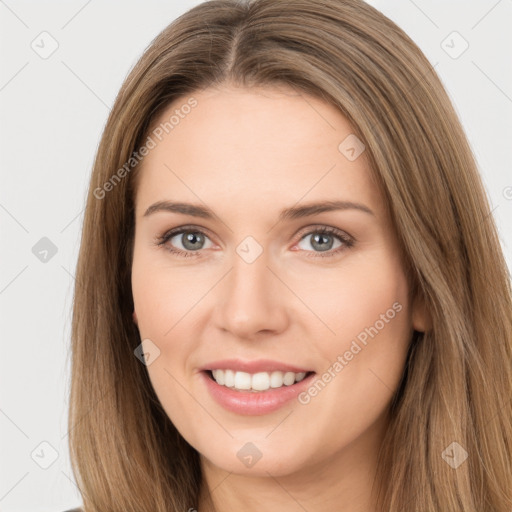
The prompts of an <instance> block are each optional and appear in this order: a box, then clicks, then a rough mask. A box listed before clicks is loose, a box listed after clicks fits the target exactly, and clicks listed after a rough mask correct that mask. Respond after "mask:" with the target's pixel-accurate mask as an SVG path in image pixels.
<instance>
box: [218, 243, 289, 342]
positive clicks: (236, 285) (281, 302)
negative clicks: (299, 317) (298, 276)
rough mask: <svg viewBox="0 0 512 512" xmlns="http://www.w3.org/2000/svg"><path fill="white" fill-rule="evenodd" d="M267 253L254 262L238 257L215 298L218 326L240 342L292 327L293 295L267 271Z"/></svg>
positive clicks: (273, 273)
mask: <svg viewBox="0 0 512 512" xmlns="http://www.w3.org/2000/svg"><path fill="white" fill-rule="evenodd" d="M267 265H268V261H267V258H266V253H265V252H263V254H262V255H261V256H260V257H259V258H257V259H256V260H255V261H253V262H252V263H247V262H246V261H244V260H243V259H242V258H240V257H239V256H238V255H237V254H235V255H234V258H233V267H232V269H231V271H230V272H229V273H228V275H227V276H226V277H225V279H224V280H223V283H222V284H221V286H220V288H219V295H218V296H217V297H216V299H217V302H216V305H215V315H214V316H215V324H216V326H217V327H218V328H220V329H222V330H224V331H228V332H230V333H231V334H232V335H233V336H234V337H236V338H240V339H254V338H256V337H258V335H259V336H261V335H262V334H263V333H266V334H274V335H275V334H278V333H280V332H282V331H284V330H285V329H286V328H287V326H288V324H289V314H288V308H287V306H286V301H287V300H290V297H289V295H290V292H289V290H287V289H286V287H285V286H284V285H283V283H282V282H281V281H280V280H279V279H278V278H277V277H276V275H275V271H271V270H270V269H269V268H268V266H267Z"/></svg>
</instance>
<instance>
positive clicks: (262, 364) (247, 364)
mask: <svg viewBox="0 0 512 512" xmlns="http://www.w3.org/2000/svg"><path fill="white" fill-rule="evenodd" d="M201 370H235V371H239V372H247V373H258V372H274V371H283V372H294V373H302V372H304V373H308V372H311V371H312V370H307V369H304V368H300V367H298V366H294V365H291V364H288V363H281V362H279V361H272V360H270V359H258V360H255V361H244V360H242V359H223V360H221V361H213V362H211V363H208V364H207V365H205V366H203V367H202V368H201Z"/></svg>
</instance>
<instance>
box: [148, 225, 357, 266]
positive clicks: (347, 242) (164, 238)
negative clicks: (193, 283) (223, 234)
mask: <svg viewBox="0 0 512 512" xmlns="http://www.w3.org/2000/svg"><path fill="white" fill-rule="evenodd" d="M183 233H199V234H201V235H204V236H205V237H207V238H209V237H208V235H207V234H206V233H205V232H204V231H203V230H201V229H198V228H196V227H194V226H182V227H179V228H175V229H171V230H170V231H167V232H165V233H164V234H163V235H161V236H158V237H157V238H156V240H155V245H157V246H158V247H164V248H165V249H166V250H168V251H169V252H171V253H173V254H177V255H178V256H182V257H185V258H189V257H199V256H201V254H200V252H201V250H197V251H183V250H181V249H176V248H174V247H172V246H166V245H165V244H166V243H167V242H168V241H169V240H170V239H171V238H173V237H175V236H176V235H181V234H183ZM313 234H321V235H324V234H325V235H332V236H334V237H335V238H338V240H339V241H340V242H342V244H343V245H342V246H340V247H338V248H337V249H335V250H329V251H325V253H324V254H322V252H315V251H306V252H309V253H313V254H308V255H307V257H313V258H317V257H320V258H330V257H332V256H336V255H337V254H339V253H340V252H341V251H343V250H345V249H350V248H351V247H352V246H353V245H354V239H353V238H352V237H350V236H348V235H347V234H346V233H344V232H343V231H340V230H339V229H336V228H332V227H329V226H321V227H319V228H316V229H312V230H310V231H308V232H306V233H304V234H303V235H302V236H301V237H300V239H299V242H300V241H302V240H303V239H304V238H305V237H307V236H309V235H313ZM297 243H298V242H297Z"/></svg>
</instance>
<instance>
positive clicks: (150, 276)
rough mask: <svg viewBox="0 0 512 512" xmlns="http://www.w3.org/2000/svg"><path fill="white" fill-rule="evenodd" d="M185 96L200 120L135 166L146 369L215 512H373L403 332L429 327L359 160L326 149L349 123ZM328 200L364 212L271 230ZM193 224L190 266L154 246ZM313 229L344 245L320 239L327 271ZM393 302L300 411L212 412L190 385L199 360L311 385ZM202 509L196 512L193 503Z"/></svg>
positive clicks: (295, 98)
mask: <svg viewBox="0 0 512 512" xmlns="http://www.w3.org/2000/svg"><path fill="white" fill-rule="evenodd" d="M192 96H193V97H194V98H195V99H196V100H197V102H198V104H197V106H196V107H195V108H194V109H193V110H192V111H191V112H190V114H188V115H187V116H185V118H184V119H180V122H179V124H178V125H177V126H175V127H174V129H173V130H172V131H170V132H169V134H168V135H167V136H165V137H164V138H163V139H162V141H161V142H159V143H158V144H157V146H156V147H155V148H154V149H152V150H151V151H150V153H149V154H148V155H147V156H146V157H145V159H144V161H143V164H142V168H141V175H140V182H139V185H138V189H137V195H136V232H135V242H134V258H133V266H132V287H133V299H134V304H135V313H134V321H135V322H136V323H137V325H138V328H139V331H140V335H141V339H142V340H144V339H146V338H149V339H150V340H151V341H152V342H153V343H154V344H155V345H156V346H157V347H158V349H159V350H160V354H159V356H158V357H157V358H156V359H155V360H154V362H152V363H151V364H149V365H148V367H147V370H148V372H149V376H150V379H151V382H152V385H153V387H154V389H155V392H156V394H157V396H158V398H159V399H160V401H161V403H162V405H163V407H164V409H165V411H166V413H167V414H168V416H169V418H170V419H171V420H172V422H173V423H174V425H175V426H176V428H177V429H178V431H179V432H180V433H181V434H182V436H183V437H184V438H185V439H186V440H187V441H188V442H189V443H190V444H191V445H192V446H193V447H194V448H196V449H197V450H198V452H199V453H200V455H201V464H202V469H203V475H204V479H205V483H206V484H207V487H208V488H210V489H214V491H213V492H212V499H213V503H214V505H215V507H216V510H217V511H220V512H230V511H235V510H245V511H249V512H250V511H252V510H267V511H279V512H288V511H297V510H303V509H306V510H308V511H309V512H314V511H320V510H321V511H322V512H330V511H337V512H339V511H346V512H348V511H350V512H352V511H358V512H362V511H367V512H370V511H371V512H375V510H376V509H375V505H374V501H373V500H374V495H373V494H372V481H373V478H374V476H375V469H376V457H377V453H378V450H379V447H380V444H381V441H382V436H383V435H384V432H385V430H386V426H387V423H388V417H387V411H388V407H389V404H390V400H391V398H392V396H393V393H394V392H395V390H396V389H397V387H398V384H399V381H400V378H401V375H402V372H403V369H404V363H405V359H406V354H407V348H408V345H409V342H410V339H411V336H412V332H413V329H416V330H418V331H424V330H425V326H426V322H427V318H426V315H425V313H424V312H423V309H422V307H421V305H419V304H416V303H410V302H409V297H408V285H407V281H406V278H405V275H404V267H403V264H402V262H401V260H400V258H399V256H398V254H399V253H398V245H397V238H396V234H395V231H394V227H393V225H392V223H391V220H390V218H389V217H388V215H387V213H386V208H385V203H384V199H383V197H382V195H381V193H380V191H379V189H378V188H377V186H376V184H375V183H374V182H373V181H372V179H371V174H370V170H369V167H368V161H367V158H366V153H365V152H363V153H362V154H361V155H360V156H359V157H358V158H357V159H356V160H354V161H349V160H348V159H347V158H346V157H345V155H344V154H342V153H341V152H340V151H339V150H338V146H339V144H340V142H342V141H343V140H344V139H345V138H346V137H347V136H348V135H349V134H352V133H354V129H353V128H352V127H351V125H350V123H349V122H348V121H347V119H346V118H345V117H344V116H343V115H342V114H341V113H340V112H339V111H338V110H337V109H336V108H334V107H333V106H331V105H329V104H327V103H325V102H323V101H321V100H319V99H316V98H313V97H310V96H306V95H304V94H299V93H297V92H295V91H294V90H292V89H288V88H284V87H283V88H278V87H265V88H257V89H256V88H252V89H242V88H236V87H234V86H231V85H223V86H222V87H219V88H208V89H205V90H203V91H199V92H197V93H195V94H193V95H192ZM187 99H188V97H186V98H180V99H179V100H176V101H175V102H174V103H173V104H172V105H170V106H169V107H168V109H167V110H166V111H165V112H164V113H163V114H162V115H161V117H160V121H164V120H168V119H169V117H170V115H171V114H172V113H173V112H174V110H175V109H176V108H179V107H180V105H183V104H185V102H186V100H187ZM161 200H173V201H180V202H190V203H194V204H199V205H202V206H204V205H207V206H208V207H209V208H210V209H211V210H213V211H214V212H215V214H216V215H217V218H215V219H213V220H212V219H204V218H198V217H193V216H190V215H185V214H181V213H175V212H156V213H154V214H152V215H149V216H144V212H145V211H146V209H147V208H148V207H149V206H150V205H152V204H153V203H155V202H157V201H161ZM328 200H345V201H353V202H357V203H361V204H363V205H365V206H367V207H368V208H369V209H371V211H372V212H373V214H368V213H365V212H363V211H360V210H356V209H347V210H337V211H331V212H323V213H318V214H315V215H312V216H309V217H303V218H298V219H294V220H285V221H282V222H278V215H279V212H280V211H281V210H282V209H284V208H287V207H291V206H297V205H299V206H300V205H303V204H306V203H309V202H317V201H328ZM190 224H192V225H193V228H191V229H190V231H192V232H194V228H195V229H196V230H197V229H201V230H202V231H204V232H205V234H206V239H205V241H204V244H203V245H201V243H202V242H201V241H199V242H196V247H199V250H198V251H197V250H196V251H195V252H196V253H198V254H200V255H199V256H191V257H183V256H179V255H176V254H173V253H171V252H170V251H169V250H167V249H166V247H167V248H168V247H171V246H174V247H175V248H177V249H181V250H185V251H186V250H187V249H186V248H184V246H183V245H182V244H183V243H184V242H183V237H182V235H179V236H175V237H173V238H172V242H171V241H167V243H166V244H165V245H164V246H160V247H159V246H157V245H155V239H156V238H157V237H158V236H161V235H163V234H165V233H166V232H167V231H169V230H170V229H171V228H176V227H180V226H185V225H190ZM322 226H330V227H333V228H337V229H338V230H340V231H341V232H342V233H346V234H348V235H350V236H351V237H352V238H353V239H354V240H355V242H354V244H353V246H352V247H348V246H345V245H344V244H343V242H342V241H339V239H337V238H336V236H335V235H327V242H328V244H327V245H329V243H331V242H332V243H333V246H332V248H331V249H330V253H331V254H332V256H331V257H322V254H325V252H322V250H321V249H319V248H318V245H315V244H314V241H313V237H314V235H315V229H317V228H319V227H322ZM247 236H251V237H253V238H254V239H255V240H256V241H257V243H258V244H259V245H260V246H261V248H262V249H263V253H262V254H261V255H260V256H259V257H258V258H257V259H256V260H255V261H254V262H252V263H250V264H249V263H247V262H246V261H244V259H242V258H241V257H240V256H239V255H238V254H237V252H236V248H237V246H238V245H239V244H240V243H241V242H242V241H243V240H244V239H245V238H246V237H247ZM331 236H332V238H331ZM185 243H186V240H185ZM340 246H343V249H342V250H341V251H339V252H337V253H335V251H336V250H337V249H338V247H340ZM188 247H190V246H188ZM324 247H325V246H324ZM188 252H190V253H191V252H194V251H193V250H191V249H189V250H188ZM327 252H329V251H327ZM394 303H398V304H399V305H400V306H401V310H400V311H399V312H397V313H396V315H395V316H394V318H393V319H392V320H389V321H388V322H386V323H385V326H384V327H383V328H381V329H380V330H378V334H377V335H375V336H374V337H373V338H371V337H369V338H368V342H367V345H366V346H363V348H362V350H361V351H360V352H359V353H357V355H355V356H354V357H353V359H352V360H350V361H348V363H347V364H346V366H344V367H343V369H342V370H341V371H339V372H338V373H336V376H335V377H334V378H332V379H331V381H330V382H329V383H328V384H327V385H326V386H325V388H324V389H323V390H322V391H321V392H320V393H318V394H317V396H315V397H314V398H312V399H311V401H310V402H309V403H308V404H305V405H304V404H301V403H299V402H298V401H297V400H292V401H291V402H290V403H288V404H286V405H285V406H284V407H282V408H280V409H278V410H277V411H275V412H272V413H269V414H263V415H259V416H244V415H240V414H235V413H233V412H229V411H226V410H225V409H223V408H222V407H221V406H220V405H218V404H217V403H216V402H215V401H214V400H213V399H212V398H211V397H210V395H209V394H208V392H207V391H206V388H205V386H204V383H203V382H202V379H201V378H200V375H199V373H198V369H199V368H200V367H202V366H203V365H205V364H207V363H208V362H210V361H213V360H218V359H224V358H231V357H239V358H242V359H247V360H254V359H263V358H265V359H266V358H268V359H274V360H278V361H284V362H288V363H290V364H294V365H297V366H299V367H303V368H310V369H312V370H314V371H316V372H317V375H322V374H323V372H325V371H326V370H327V369H328V368H329V367H332V365H333V363H334V362H335V361H336V360H337V357H338V356H339V355H343V354H344V353H345V352H346V351H347V350H349V349H350V346H351V343H352V341H353V340H354V339H356V337H357V336H358V334H360V333H361V332H362V331H364V329H365V328H367V327H370V326H374V325H375V324H376V321H377V320H379V319H380V318H381V315H382V314H385V313H386V311H387V310H389V309H390V308H392V305H393V304H394ZM359 345H361V344H359ZM247 442H251V443H253V444H254V445H256V446H257V448H258V449H259V451H260V452H261V453H262V457H261V459H260V460H259V461H258V462H257V463H256V464H255V465H253V466H252V467H246V466H245V465H244V464H242V463H241V461H240V459H239V458H238V457H237V452H238V451H239V450H240V449H241V447H242V446H244V445H245V443H247ZM203 491H206V487H203ZM248 497H250V499H249V498H248ZM195 505H196V504H191V507H193V506H195ZM301 507H303V508H301ZM198 510H199V512H205V511H206V510H208V507H207V504H206V501H205V492H203V493H202V495H201V499H200V502H199V506H198Z"/></svg>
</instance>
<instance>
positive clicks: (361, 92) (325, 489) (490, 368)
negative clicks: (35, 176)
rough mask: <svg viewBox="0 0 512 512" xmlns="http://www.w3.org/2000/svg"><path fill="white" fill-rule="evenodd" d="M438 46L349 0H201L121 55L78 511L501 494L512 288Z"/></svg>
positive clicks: (79, 350)
mask: <svg viewBox="0 0 512 512" xmlns="http://www.w3.org/2000/svg"><path fill="white" fill-rule="evenodd" d="M489 212H490V208H489V204H488V201H487V198H486V196H485V192H484V189H483V186H482V183H481V180H480V177H479V175H478V171H477V167H476V164H475V161H474V158H473V155H472V152H471V149H470V147H469V145H468V142H467V140H466V137H465V135H464V132H463V130H462V128H461V125H460V122H459V120H458V118H457V116H456V114H455V112H454V110H453V108H452V106H451V104H450V101H449V99H448V97H447V95H446V93H445V91H444V89H443V87H442V85H441V83H440V81H439V79H438V77H437V76H436V74H435V72H434V70H433V68H432V67H431V65H430V64H429V62H428V61H427V59H426V58H425V57H424V55H423V54H422V53H421V51H420V50H419V49H418V48H417V46H416V45H415V44H414V43H413V42H412V41H411V40H410V39H409V38H408V37H407V36H406V35H405V34H404V32H403V31H402V30H400V29H399V28H398V27H397V26H396V25H395V24H394V23H392V22H391V21H390V20H388V19H387V18H386V17H385V16H383V15H382V14H381V13H379V12H378V11H377V10H375V9H374V8H372V7H370V6H369V5H367V4H365V3H364V2H362V1H359V0H347V1H340V0H293V1H290V2H276V1H275V0H255V1H249V2H237V1H234V0H233V1H230V0H213V1H209V2H206V3H204V4H201V5H199V6H197V7H195V8H193V9H191V10H190V11H188V12H187V13H186V14H184V15H183V16H181V17H180V18H179V19H177V20H176V21H175V22H173V23H172V24H171V25H170V26H169V27H167V28H166V29H165V30H164V31H163V32H162V33H161V34H160V35H159V36H158V37H157V38H156V39H155V40H154V41H153V43H152V44H151V46H150V47H149V48H148V49H147V51H146V52H145V54H144V55H143V56H142V58H141V59H140V61H139V62H138V63H137V65H136V66H135V67H134V69H133V70H132V71H131V73H130V74H129V76H128V77H127V79H126V81H125V83H124V84H123V87H122V89H121V91H120V93H119V95H118V97H117V100H116V102H115V105H114V107H113V109H112V112H111V114H110V117H109V119H108V122H107V125H106V127H105V131H104V134H103V137H102V140H101V143H100V146H99V149H98V154H97V158H96V161H95V165H94V170H93V174H92V178H91V184H90V190H89V195H88V200H87V208H86V214H85V219H84V226H83V235H82V243H81V249H80V255H79V261H78V267H77V286H76V290H75V302H74V312H73V313H74V314H73V340H72V354H73V355H72V387H71V397H70V416H69V427H70V452H71V459H72V463H73V468H74V473H75V478H76V480H77V483H78V485H79V487H80V489H81V493H82V496H83V500H84V510H85V512H93V511H94V512H100V511H105V510H116V511H117V510H119V511H121V510H123V511H124V510H134V511H135V510H137V511H148V512H149V511H152V512H154V511H159V512H164V511H170V510H172V511H175V510H176V511H178V510H180V511H181V510H183V511H186V510H189V511H192V510H198V511H199V512H207V511H210V510H216V511H219V512H222V511H227V510H233V509H235V508H237V509H240V508H242V509H243V510H249V511H250V510H256V509H258V510H260V509H264V510H278V509H279V510H280V511H283V510H285V511H286V510H299V509H304V510H308V511H310V512H311V511H315V510H320V508H321V509H322V510H323V511H324V512H325V511H330V510H346V511H352V510H354V511H355V510H358V511H372V512H374V511H399V510H404V511H405V510H412V507H414V510H416V511H433V510H435V511H441V510H442V511H461V512H470V511H471V512H477V511H478V512H481V511H493V512H505V511H506V512H509V511H510V509H511V507H512V471H511V470H512V450H511V444H510V439H512V422H511V419H512V414H511V412H512V410H511V401H510V396H511V394H512V371H511V359H512V350H511V348H512V315H511V312H512V300H511V289H510V282H509V278H508V271H507V267H506V264H505V261H504V258H503V255H502V252H501V248H500V244H499V240H498V236H497V233H496V228H495V225H494V221H493V219H492V216H491V215H490V213H489Z"/></svg>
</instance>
